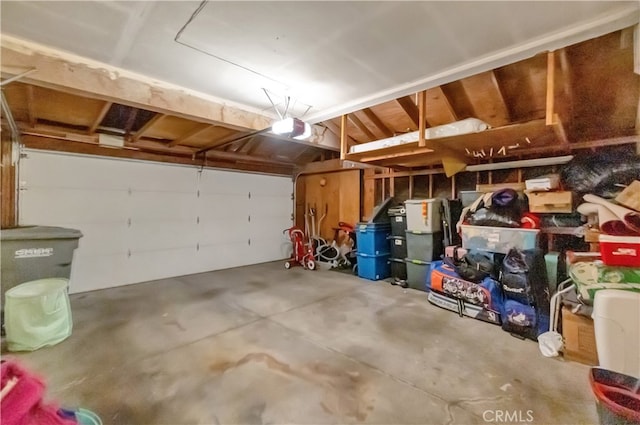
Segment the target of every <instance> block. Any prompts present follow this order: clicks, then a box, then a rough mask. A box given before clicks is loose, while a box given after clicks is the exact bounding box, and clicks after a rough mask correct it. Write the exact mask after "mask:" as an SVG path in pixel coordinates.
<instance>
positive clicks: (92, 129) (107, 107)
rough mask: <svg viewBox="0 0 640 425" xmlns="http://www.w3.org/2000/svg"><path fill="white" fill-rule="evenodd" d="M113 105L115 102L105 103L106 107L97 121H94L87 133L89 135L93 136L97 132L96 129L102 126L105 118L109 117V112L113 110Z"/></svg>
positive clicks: (104, 106)
mask: <svg viewBox="0 0 640 425" xmlns="http://www.w3.org/2000/svg"><path fill="white" fill-rule="evenodd" d="M111 105H113V102H104V105H103V106H102V109H101V110H100V113H99V114H98V116H97V117H96V119H95V121H93V124H91V127H89V130H88V131H87V134H90V135H91V134H94V133H95V132H96V129H97V128H98V126H99V125H100V123H101V122H102V120H103V119H104V117H105V116H106V115H107V112H109V109H110V108H111Z"/></svg>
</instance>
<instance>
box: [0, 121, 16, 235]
mask: <svg viewBox="0 0 640 425" xmlns="http://www.w3.org/2000/svg"><path fill="white" fill-rule="evenodd" d="M2 137H3V139H2V141H1V142H0V143H1V146H0V150H1V151H2V152H1V155H0V157H1V160H2V168H1V169H0V203H2V214H1V219H0V227H1V228H3V229H6V228H10V227H15V226H17V224H18V217H17V216H16V202H17V199H16V167H15V164H12V163H11V162H12V158H13V149H14V148H15V147H16V146H14V144H13V143H12V142H11V140H10V139H9V138H8V132H7V131H3V132H2ZM5 137H6V138H5Z"/></svg>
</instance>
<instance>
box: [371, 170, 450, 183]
mask: <svg viewBox="0 0 640 425" xmlns="http://www.w3.org/2000/svg"><path fill="white" fill-rule="evenodd" d="M430 174H444V168H429V169H424V170H409V171H391V172H389V171H387V172H385V173H380V174H373V175H368V176H365V177H364V179H365V180H366V179H374V180H375V179H386V178H389V177H392V176H393V177H409V176H428V175H430Z"/></svg>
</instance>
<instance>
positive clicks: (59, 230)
mask: <svg viewBox="0 0 640 425" xmlns="http://www.w3.org/2000/svg"><path fill="white" fill-rule="evenodd" d="M81 237H82V232H81V231H80V230H77V229H67V228H65V227H53V226H22V227H14V228H13V229H2V231H0V240H3V241H19V240H27V239H79V238H81Z"/></svg>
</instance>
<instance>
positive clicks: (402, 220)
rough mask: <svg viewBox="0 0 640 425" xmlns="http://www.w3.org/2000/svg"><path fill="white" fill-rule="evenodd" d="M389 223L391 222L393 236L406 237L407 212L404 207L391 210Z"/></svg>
mask: <svg viewBox="0 0 640 425" xmlns="http://www.w3.org/2000/svg"><path fill="white" fill-rule="evenodd" d="M388 214H389V221H391V235H392V236H402V237H404V234H405V231H406V230H407V211H406V210H405V208H404V206H399V207H393V208H389V211H388Z"/></svg>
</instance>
